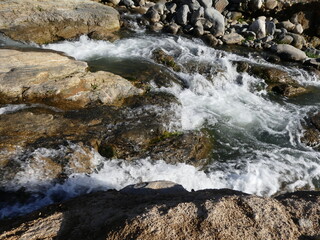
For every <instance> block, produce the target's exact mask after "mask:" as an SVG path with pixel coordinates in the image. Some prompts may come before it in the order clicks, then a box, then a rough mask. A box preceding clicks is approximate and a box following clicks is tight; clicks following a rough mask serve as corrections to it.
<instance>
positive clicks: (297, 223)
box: [0, 182, 320, 240]
mask: <svg viewBox="0 0 320 240" xmlns="http://www.w3.org/2000/svg"><path fill="white" fill-rule="evenodd" d="M160 183H161V184H160V185H159V182H158V183H157V182H152V183H140V184H139V185H146V186H149V185H152V186H155V188H152V189H153V191H154V194H149V193H148V192H147V193H146V194H135V193H134V189H133V187H131V191H130V192H123V191H121V192H117V191H109V192H99V193H94V194H90V195H85V196H82V197H78V198H75V199H73V200H71V201H68V202H65V203H62V204H58V205H52V206H48V207H45V208H43V209H41V210H40V211H36V212H34V213H32V214H30V215H27V216H24V217H20V218H17V219H13V220H6V221H2V222H0V226H1V227H0V239H12V240H14V239H31V238H34V239H57V240H58V239H79V238H81V239H151V240H153V239H154V240H155V239H204V240H207V239H208V240H209V239H210V240H211V239H221V240H222V239H224V240H231V239H232V240H238V239H239V240H240V239H241V240H242V239H256V240H260V239H261V240H262V239H263V240H265V239H286V240H296V239H316V237H317V236H319V234H320V228H319V220H320V219H319V214H318V212H319V210H320V195H319V193H317V192H297V193H292V194H288V195H282V196H279V197H277V199H274V198H263V197H257V196H250V195H247V194H244V193H241V192H237V191H232V190H227V189H222V190H202V191H197V192H186V191H178V192H177V193H175V192H173V191H164V190H166V189H170V188H172V187H174V186H176V187H179V185H174V184H170V183H168V182H165V183H166V184H163V182H160ZM168 185H169V188H167V187H166V186H168ZM159 186H160V187H159ZM138 191H139V190H138ZM140 193H141V192H140ZM306 223H308V226H306Z"/></svg>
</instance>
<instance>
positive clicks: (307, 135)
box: [301, 112, 320, 150]
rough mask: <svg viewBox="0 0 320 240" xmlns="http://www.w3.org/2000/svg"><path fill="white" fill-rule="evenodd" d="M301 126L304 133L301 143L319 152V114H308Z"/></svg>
mask: <svg viewBox="0 0 320 240" xmlns="http://www.w3.org/2000/svg"><path fill="white" fill-rule="evenodd" d="M303 126H304V132H303V136H302V137H301V142H303V143H304V144H306V145H307V146H309V147H313V148H315V149H317V150H320V112H318V113H313V114H312V113H311V114H309V116H308V117H307V118H306V119H305V124H303Z"/></svg>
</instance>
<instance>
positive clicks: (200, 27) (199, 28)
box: [194, 20, 204, 36]
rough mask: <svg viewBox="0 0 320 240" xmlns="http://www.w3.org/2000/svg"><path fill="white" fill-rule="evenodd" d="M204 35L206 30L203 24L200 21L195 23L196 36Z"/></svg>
mask: <svg viewBox="0 0 320 240" xmlns="http://www.w3.org/2000/svg"><path fill="white" fill-rule="evenodd" d="M203 33H204V28H203V25H202V22H201V21H200V20H199V21H197V22H196V23H195V26H194V34H195V35H196V36H202V35H203Z"/></svg>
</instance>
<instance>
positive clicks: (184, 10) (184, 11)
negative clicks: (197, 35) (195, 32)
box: [176, 5, 190, 26]
mask: <svg viewBox="0 0 320 240" xmlns="http://www.w3.org/2000/svg"><path fill="white" fill-rule="evenodd" d="M189 13H190V10H189V7H188V5H183V6H181V7H180V8H178V10H177V15H176V20H177V23H178V24H180V25H182V26H185V25H187V23H188V14H189Z"/></svg>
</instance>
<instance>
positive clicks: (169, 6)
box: [165, 2, 177, 14]
mask: <svg viewBox="0 0 320 240" xmlns="http://www.w3.org/2000/svg"><path fill="white" fill-rule="evenodd" d="M165 6H166V8H167V10H168V11H169V12H170V13H171V14H174V13H175V12H176V9H177V4H175V3H173V2H167V3H166V5H165Z"/></svg>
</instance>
